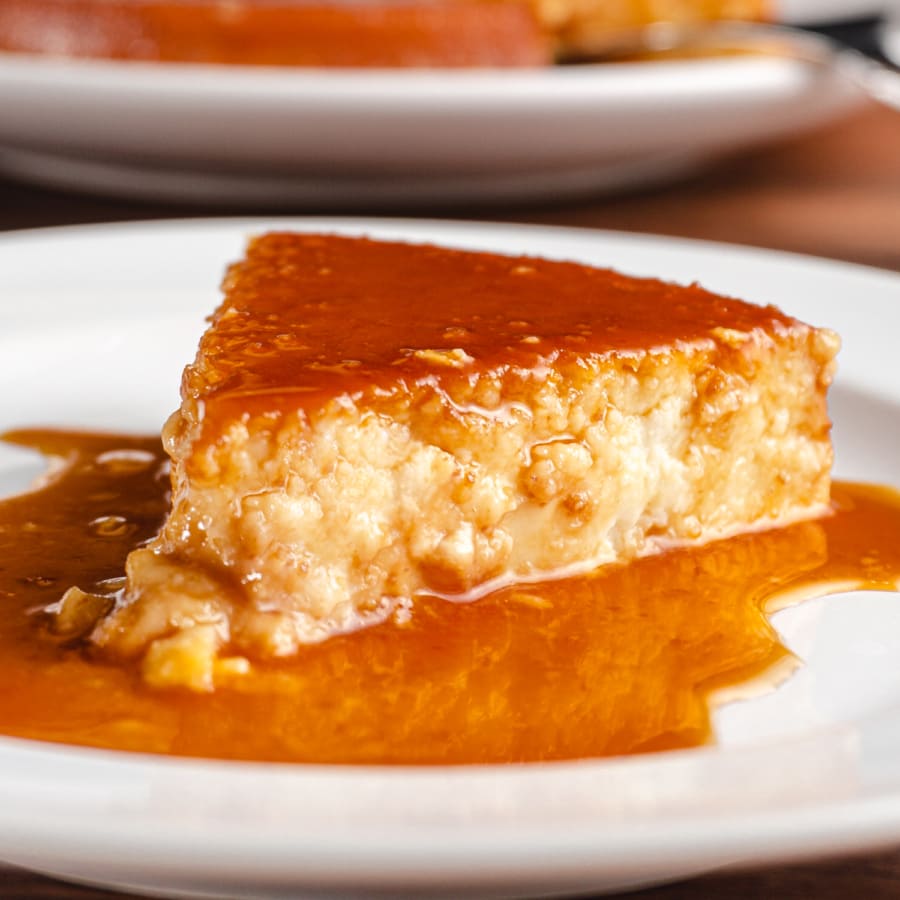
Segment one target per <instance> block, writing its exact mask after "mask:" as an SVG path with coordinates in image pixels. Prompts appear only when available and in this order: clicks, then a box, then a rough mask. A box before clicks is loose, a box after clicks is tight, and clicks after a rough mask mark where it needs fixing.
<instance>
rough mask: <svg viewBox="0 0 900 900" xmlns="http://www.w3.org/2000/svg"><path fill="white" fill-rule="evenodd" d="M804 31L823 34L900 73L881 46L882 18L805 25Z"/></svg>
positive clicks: (899, 68) (872, 17)
mask: <svg viewBox="0 0 900 900" xmlns="http://www.w3.org/2000/svg"><path fill="white" fill-rule="evenodd" d="M801 27H802V30H803V31H809V32H812V33H814V34H821V35H822V36H823V37H826V38H828V39H829V40H831V41H833V42H834V43H835V44H838V45H841V46H843V47H849V48H851V49H853V50H856V52H857V53H861V54H862V55H863V56H866V57H868V58H869V59H871V60H874V61H875V62H877V63H880V64H881V65H883V66H887V67H888V68H890V69H893V70H894V71H900V66H898V65H897V63H896V62H894V60H892V59H890V58H889V57H888V56H887V55H886V54H885V52H884V49H883V48H882V44H881V30H882V28H883V27H884V18H883V17H882V16H866V17H864V18H860V19H851V20H849V21H844V22H827V23H825V24H822V25H818V24H817V25H803V26H801Z"/></svg>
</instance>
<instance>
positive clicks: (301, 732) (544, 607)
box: [0, 432, 900, 764]
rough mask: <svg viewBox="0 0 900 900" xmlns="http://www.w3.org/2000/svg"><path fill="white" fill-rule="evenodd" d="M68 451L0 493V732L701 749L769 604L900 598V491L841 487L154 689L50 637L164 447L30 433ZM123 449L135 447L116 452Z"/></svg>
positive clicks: (325, 745)
mask: <svg viewBox="0 0 900 900" xmlns="http://www.w3.org/2000/svg"><path fill="white" fill-rule="evenodd" d="M7 439H8V440H13V441H15V442H17V443H20V444H23V445H26V446H33V447H37V448H39V449H41V450H43V451H44V452H45V453H49V454H52V455H55V456H60V457H63V458H64V459H66V460H68V467H67V469H66V470H65V471H64V472H63V473H62V474H61V475H58V476H57V477H55V478H54V480H52V481H51V482H50V483H49V484H48V485H47V486H45V487H44V488H42V489H40V490H37V491H34V492H32V493H29V494H25V495H21V496H18V497H14V498H11V499H8V500H6V501H4V502H3V503H2V504H0V602H2V616H0V682H2V684H3V685H4V690H3V691H2V692H0V733H4V734H9V735H19V736H23V737H30V738H38V739H43V740H51V741H62V742H66V743H74V744H85V745H91V746H98V747H108V748H116V749H127V750H143V751H151V752H159V753H172V754H182V755H191V756H210V757H226V758H236V759H256V760H282V761H293V762H324V763H422V764H424V763H471V762H505V761H530V760H548V759H567V758H579V757H595V756H602V755H609V754H624V753H636V752H641V751H647V750H659V749H666V748H675V747H690V746H695V745H698V744H702V743H704V742H706V741H707V740H708V739H709V737H710V714H709V697H710V695H711V694H712V693H713V692H715V691H717V690H718V689H720V688H724V687H727V686H731V685H736V684H740V683H743V682H745V681H747V680H748V679H750V678H752V677H754V676H757V675H760V674H761V673H763V672H766V671H771V670H772V667H773V666H775V665H776V664H777V663H778V662H780V661H784V660H785V659H787V658H788V657H789V653H788V651H787V650H786V649H785V648H784V647H783V646H782V645H781V644H780V642H779V640H778V637H777V635H776V634H775V632H774V631H773V630H772V628H771V626H770V625H769V623H768V621H767V619H766V617H765V611H766V610H767V609H771V608H773V607H775V606H778V605H781V604H783V603H784V602H785V600H786V599H787V598H789V597H790V598H796V597H797V596H798V595H809V594H815V593H818V594H824V593H827V592H828V586H829V585H839V586H840V587H841V588H845V587H846V586H847V585H848V584H857V585H859V586H860V587H869V588H879V589H886V590H895V589H896V585H897V579H898V576H900V498H898V495H897V494H896V493H895V492H894V491H892V490H888V489H880V488H873V487H865V486H859V485H848V484H839V485H836V486H835V490H834V495H833V498H834V499H833V510H834V512H833V515H830V516H827V517H825V518H822V519H820V520H816V521H811V522H805V523H800V524H797V525H793V526H790V527H788V528H783V529H778V530H773V531H769V532H760V533H755V534H748V535H744V536H741V537H737V538H733V539H731V540H728V541H723V542H719V543H714V544H709V545H706V546H704V547H698V548H693V549H682V550H677V551H671V552H668V553H665V554H662V555H660V556H656V557H652V558H647V559H643V560H640V561H638V562H636V563H632V564H630V565H628V566H624V567H608V568H606V569H602V570H600V571H598V572H596V573H594V574H593V575H591V576H589V577H583V578H577V579H568V580H560V581H555V582H547V583H543V584H540V585H528V586H520V587H514V588H508V589H506V590H503V591H500V592H497V593H495V594H492V595H489V596H488V597H486V598H484V599H482V600H480V601H478V602H475V603H469V604H460V603H451V602H447V601H442V600H435V599H430V598H420V599H418V600H417V601H416V603H415V604H414V606H413V610H412V615H411V618H410V620H409V621H408V622H404V623H389V624H386V625H382V626H378V627H374V628H370V629H367V630H364V631H360V632H357V633H355V634H351V635H346V636H342V637H337V638H332V639H330V640H328V641H326V642H324V643H322V644H319V645H315V646H310V647H307V648H306V649H305V650H304V651H303V652H302V653H301V654H300V655H299V656H298V657H297V658H296V659H295V660H292V661H290V662H285V663H282V664H277V665H276V664H266V665H263V664H256V665H255V666H254V668H253V670H252V672H251V674H250V675H249V676H238V677H235V679H234V680H233V682H231V683H230V684H229V685H227V686H225V687H222V688H219V689H217V690H216V692H215V693H214V694H212V695H195V694H191V693H189V692H182V691H168V692H161V691H156V692H155V691H152V690H149V689H147V688H146V687H145V686H144V685H143V684H142V682H141V680H140V677H139V675H138V673H137V671H136V670H135V669H133V668H130V667H128V666H119V665H112V664H110V663H108V662H105V661H102V660H99V659H95V658H92V657H91V655H90V653H89V652H88V650H87V649H86V648H85V647H84V646H83V645H82V644H80V643H79V642H78V641H77V640H72V639H71V637H67V636H63V635H59V634H56V633H54V631H53V630H52V627H51V623H52V621H53V620H52V617H51V616H48V615H47V613H46V610H47V609H48V608H50V609H52V608H53V604H55V603H56V602H57V601H58V600H59V598H60V596H61V594H62V593H63V592H64V590H65V589H66V588H67V587H68V586H70V585H78V586H80V587H81V588H83V589H85V590H96V589H98V585H99V586H100V589H101V590H106V591H107V592H111V591H114V590H115V588H116V587H117V585H118V583H119V582H118V581H117V580H116V579H118V578H119V577H120V576H121V575H122V567H123V563H124V559H125V556H126V555H127V553H128V552H129V550H131V549H132V548H133V547H134V546H135V544H136V543H138V542H140V541H142V540H145V539H147V538H148V537H149V536H150V535H152V533H153V532H154V530H155V529H156V528H157V527H158V525H159V523H160V522H161V520H162V518H163V515H164V513H165V508H166V496H165V492H166V479H165V474H164V462H163V460H164V456H163V454H162V451H161V449H160V447H159V442H158V441H157V440H155V439H146V440H143V439H135V438H122V437H115V436H96V435H93V436H92V435H77V434H62V433H53V432H20V433H17V434H14V435H9V436H7ZM121 451H124V452H121ZM110 579H112V581H111V580H110Z"/></svg>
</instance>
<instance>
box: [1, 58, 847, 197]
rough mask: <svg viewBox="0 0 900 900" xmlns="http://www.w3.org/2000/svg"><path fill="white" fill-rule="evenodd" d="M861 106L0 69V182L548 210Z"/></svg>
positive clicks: (453, 78) (654, 67)
mask: <svg viewBox="0 0 900 900" xmlns="http://www.w3.org/2000/svg"><path fill="white" fill-rule="evenodd" d="M861 100H862V98H861V96H860V94H859V93H858V92H857V89H856V88H854V87H852V86H850V85H848V84H846V83H844V82H843V81H842V80H841V79H839V78H838V77H837V76H835V75H833V74H830V73H828V72H826V71H822V70H820V69H818V68H816V67H815V66H810V65H807V64H804V63H801V62H796V61H791V60H787V59H775V58H758V59H752V58H732V59H725V58H723V59H709V60H695V61H680V62H666V63H652V64H651V63H640V64H616V65H602V66H578V67H559V68H549V69H545V70H519V71H515V70H512V71H510V70H507V71H498V70H470V71H420V72H414V73H412V72H409V71H406V72H404V71H350V70H343V71H341V70H337V71H336V70H331V71H329V70H288V69H266V68H241V67H225V66H190V65H162V64H158V65H157V64H140V63H117V62H104V61H84V60H82V61H72V60H55V59H49V58H41V57H30V56H20V55H13V54H0V171H5V172H6V173H8V174H11V175H14V176H18V177H21V178H26V179H30V180H33V181H36V182H39V183H43V184H46V185H49V186H57V187H66V188H74V189H77V190H89V191H98V192H103V193H107V194H116V195H122V196H130V197H140V198H144V199H148V200H158V201H173V202H202V203H206V204H216V203H220V204H235V203H238V204H240V203H244V204H256V205H266V206H270V207H273V208H277V207H282V208H287V207H293V208H297V207H301V206H305V207H306V208H310V207H316V208H326V207H327V208H332V209H336V208H344V209H350V210H358V209H359V208H361V207H362V206H364V205H368V206H370V207H371V206H378V207H382V208H385V207H398V206H411V205H422V204H427V203H442V204H460V203H471V202H476V201H477V202H508V201H512V200H521V201H524V200H538V199H556V200H558V199H563V198H565V197H572V196H578V195H583V194H585V193H589V192H596V191H604V190H613V189H621V188H624V187H626V186H629V185H633V184H638V183H645V182H652V181H656V180H660V179H663V178H670V177H672V176H674V175H676V174H678V173H681V172H684V171H686V170H688V169H690V168H693V167H695V166H697V165H698V164H700V163H702V162H703V161H705V160H707V159H709V158H710V157H713V156H715V155H716V154H720V153H723V152H725V151H728V150H733V149H735V148H738V147H745V146H748V145H752V144H755V143H758V142H762V141H766V140H771V139H773V138H778V137H783V136H786V135H792V134H796V133H799V132H802V131H804V130H806V129H809V128H812V127H814V126H817V125H820V124H822V123H824V122H828V121H830V120H832V119H835V118H836V117H839V116H841V115H842V114H844V113H846V112H847V111H848V110H850V109H851V108H854V107H855V106H856V105H858V104H859V103H860V102H861Z"/></svg>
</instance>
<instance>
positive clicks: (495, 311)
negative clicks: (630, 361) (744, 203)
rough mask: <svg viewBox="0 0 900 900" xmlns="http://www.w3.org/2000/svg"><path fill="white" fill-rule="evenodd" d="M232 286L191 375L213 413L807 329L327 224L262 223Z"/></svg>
mask: <svg viewBox="0 0 900 900" xmlns="http://www.w3.org/2000/svg"><path fill="white" fill-rule="evenodd" d="M223 288H224V291H225V301H224V302H223V304H222V305H221V306H220V307H219V309H218V310H217V311H216V313H215V314H214V316H213V324H212V327H211V328H210V329H209V330H208V331H207V332H206V334H205V335H204V337H203V339H202V341H201V343H200V350H199V354H198V357H197V360H196V362H195V364H194V365H193V366H190V367H188V369H187V371H186V372H185V378H184V382H183V392H184V396H185V398H186V399H188V400H189V401H190V400H193V401H203V402H204V404H205V408H206V412H207V414H209V415H211V416H213V417H214V418H215V417H216V416H215V412H216V407H217V406H218V407H221V408H222V411H223V418H224V417H225V415H235V414H236V413H237V412H246V411H250V412H253V413H259V412H265V411H267V410H269V409H271V410H281V409H286V408H304V407H311V406H312V405H313V404H321V403H322V401H323V400H324V399H327V398H329V397H333V396H336V395H339V394H349V395H354V394H360V393H363V392H373V393H375V394H377V392H378V391H385V390H393V389H397V388H400V389H403V388H404V387H411V386H414V385H421V384H423V383H425V384H431V385H434V386H436V387H439V388H441V389H443V390H445V391H447V392H449V393H451V394H452V392H453V383H454V382H455V381H458V380H464V381H466V382H469V383H471V382H472V381H473V380H475V379H478V378H479V377H481V376H482V375H484V374H486V373H491V374H492V375H495V376H500V377H503V376H504V375H513V376H516V377H520V378H523V379H528V378H532V377H535V376H540V375H541V374H542V373H546V371H547V368H548V367H549V366H554V367H559V368H565V367H566V366H567V365H571V366H579V360H581V359H583V358H584V357H585V356H588V355H594V356H599V357H604V356H608V355H611V354H617V355H624V356H631V355H633V356H634V357H635V358H638V357H640V356H642V355H644V354H645V353H653V352H665V351H666V350H667V349H668V350H671V349H672V348H673V347H675V348H677V347H678V346H679V345H686V344H688V343H690V344H696V342H698V341H700V342H705V343H707V344H708V345H709V346H712V345H713V344H714V343H715V342H716V341H718V340H719V338H718V337H717V334H722V333H723V330H724V331H725V332H728V331H735V332H742V333H745V334H746V333H751V332H758V331H764V332H767V333H770V334H772V333H777V332H783V331H786V330H790V329H796V328H804V329H805V328H806V326H804V325H802V324H801V323H799V322H797V321H796V320H795V319H792V318H790V317H789V316H785V315H784V314H783V313H781V312H780V311H778V310H777V309H775V308H774V307H771V306H765V307H763V306H756V305H752V304H749V303H744V302H742V301H740V300H735V299H731V298H726V297H721V296H718V295H716V294H713V293H710V292H709V291H706V290H704V289H703V288H701V287H699V286H698V285H691V286H689V287H682V286H679V285H675V284H669V283H665V282H662V281H657V280H655V279H650V278H632V277H629V276H625V275H621V274H619V273H617V272H614V271H611V270H607V269H595V268H592V267H590V266H584V265H579V264H577V263H572V262H554V261H549V260H545V259H537V258H532V257H525V256H519V257H513V256H500V255H496V254H490V253H482V252H479V253H472V252H466V251H462V250H452V249H447V248H444V247H435V246H430V245H411V244H405V243H391V242H384V241H373V240H368V239H366V238H349V237H337V236H323V235H318V234H311V235H302V234H279V233H274V234H267V235H265V236H263V237H260V238H257V239H256V240H254V241H252V242H251V244H250V246H249V248H248V251H247V256H246V259H245V260H244V261H242V262H240V263H237V264H235V265H234V266H232V267H231V269H230V270H229V273H228V275H227V276H226V278H225V282H224V285H223ZM511 298H514V299H511Z"/></svg>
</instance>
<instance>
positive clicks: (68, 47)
mask: <svg viewBox="0 0 900 900" xmlns="http://www.w3.org/2000/svg"><path fill="white" fill-rule="evenodd" d="M769 5H770V0H627V2H623V0H308V2H301V3H298V2H295V0H192V2H190V3H184V2H173V0H0V50H4V51H10V52H17V53H39V54H47V55H51V56H63V57H88V58H100V59H119V60H140V61H146V62H186V63H220V64H221V63H225V64H229V65H267V66H311V67H320V66H326V67H389V68H391V67H398V68H400V67H416V68H423V67H439V68H448V67H449V68H455V67H481V66H489V67H495V66H496V67H506V66H546V65H549V64H550V63H551V62H553V58H554V52H556V53H560V54H562V55H563V56H569V55H571V53H572V51H573V50H578V51H581V52H582V53H583V52H584V49H585V48H586V47H587V48H590V47H599V48H603V47H605V46H608V45H610V44H612V45H615V44H616V42H617V41H621V40H623V39H626V40H627V39H628V37H629V36H630V35H632V34H633V32H634V31H635V30H636V29H640V28H644V27H646V26H647V25H650V24H654V23H670V24H676V25H693V24H699V23H703V22H708V21H711V20H715V19H748V18H749V19H756V18H761V17H764V16H765V15H766V14H767V13H768V11H769Z"/></svg>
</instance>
